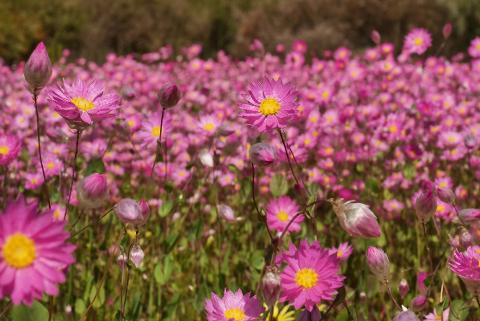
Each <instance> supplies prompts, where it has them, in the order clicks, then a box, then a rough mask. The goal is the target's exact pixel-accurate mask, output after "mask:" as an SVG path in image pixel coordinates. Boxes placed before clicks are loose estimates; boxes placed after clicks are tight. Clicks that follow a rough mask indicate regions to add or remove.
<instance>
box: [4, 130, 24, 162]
mask: <svg viewBox="0 0 480 321" xmlns="http://www.w3.org/2000/svg"><path fill="white" fill-rule="evenodd" d="M19 153H20V142H19V141H18V139H17V138H15V137H14V136H8V135H6V136H4V135H0V166H6V165H8V164H10V163H11V162H12V161H13V160H14V159H15V158H17V156H18V154H19Z"/></svg>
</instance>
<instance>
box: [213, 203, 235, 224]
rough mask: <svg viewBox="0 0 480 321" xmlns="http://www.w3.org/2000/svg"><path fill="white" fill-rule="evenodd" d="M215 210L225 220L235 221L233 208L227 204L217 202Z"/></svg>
mask: <svg viewBox="0 0 480 321" xmlns="http://www.w3.org/2000/svg"><path fill="white" fill-rule="evenodd" d="M217 211H218V214H219V215H220V216H221V217H223V218H224V219H225V220H226V221H227V222H235V221H236V220H237V219H236V217H235V213H234V212H233V209H232V208H231V207H230V206H228V205H225V204H218V205H217Z"/></svg>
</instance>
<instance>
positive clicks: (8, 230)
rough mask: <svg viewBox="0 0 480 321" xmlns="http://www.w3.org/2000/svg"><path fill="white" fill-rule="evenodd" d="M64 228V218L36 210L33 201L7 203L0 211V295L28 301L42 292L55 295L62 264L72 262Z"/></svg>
mask: <svg viewBox="0 0 480 321" xmlns="http://www.w3.org/2000/svg"><path fill="white" fill-rule="evenodd" d="M64 228H65V224H64V222H62V221H53V220H52V215H51V214H48V213H43V214H38V213H37V204H35V203H34V204H27V203H26V202H25V200H24V199H23V197H21V198H20V199H18V200H17V201H15V202H10V203H9V204H8V205H7V207H6V208H5V211H4V212H3V213H2V215H0V248H1V249H2V255H1V256H0V266H1V267H2V268H1V269H0V298H5V297H7V296H8V297H10V299H11V300H12V302H13V304H16V305H17V304H21V303H23V304H27V305H31V304H32V302H33V300H41V299H42V296H43V294H44V293H45V294H47V295H52V296H57V295H58V293H59V291H58V284H59V283H63V282H65V270H66V268H67V267H68V266H69V265H70V264H72V263H73V262H75V258H74V257H73V255H72V253H73V251H74V249H75V246H73V245H72V244H70V243H67V242H65V241H66V240H67V239H68V238H69V233H68V232H66V231H65V230H64Z"/></svg>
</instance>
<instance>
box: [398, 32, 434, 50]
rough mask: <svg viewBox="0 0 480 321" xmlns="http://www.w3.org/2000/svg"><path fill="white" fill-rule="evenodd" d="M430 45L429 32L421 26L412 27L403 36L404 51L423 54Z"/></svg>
mask: <svg viewBox="0 0 480 321" xmlns="http://www.w3.org/2000/svg"><path fill="white" fill-rule="evenodd" d="M431 45H432V37H431V36H430V33H429V32H428V31H427V30H425V29H422V28H416V29H413V30H412V31H410V32H409V33H408V35H407V36H406V37H405V43H404V51H405V52H407V53H409V54H412V53H416V54H418V55H421V54H423V53H424V52H425V51H427V49H428V48H429V47H430V46H431Z"/></svg>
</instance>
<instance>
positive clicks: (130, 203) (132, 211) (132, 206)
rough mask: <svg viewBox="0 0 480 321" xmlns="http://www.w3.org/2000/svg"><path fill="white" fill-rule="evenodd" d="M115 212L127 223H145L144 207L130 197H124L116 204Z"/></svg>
mask: <svg viewBox="0 0 480 321" xmlns="http://www.w3.org/2000/svg"><path fill="white" fill-rule="evenodd" d="M115 214H117V216H118V218H119V219H120V220H121V221H122V222H123V223H125V224H132V225H142V224H144V223H145V218H144V216H143V214H142V208H141V207H140V205H139V204H138V203H137V202H135V201H134V200H132V199H130V198H124V199H122V200H121V201H120V202H118V203H117V205H115Z"/></svg>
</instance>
